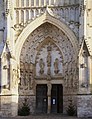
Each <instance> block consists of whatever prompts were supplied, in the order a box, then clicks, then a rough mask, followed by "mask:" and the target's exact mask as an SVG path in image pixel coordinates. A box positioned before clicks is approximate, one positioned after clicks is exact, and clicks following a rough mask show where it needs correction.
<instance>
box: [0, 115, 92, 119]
mask: <svg viewBox="0 0 92 119" xmlns="http://www.w3.org/2000/svg"><path fill="white" fill-rule="evenodd" d="M0 119H87V118H77V117H72V116H64V115H31V116H24V117H23V116H17V117H12V118H1V117H0ZM90 119H92V118H90Z"/></svg>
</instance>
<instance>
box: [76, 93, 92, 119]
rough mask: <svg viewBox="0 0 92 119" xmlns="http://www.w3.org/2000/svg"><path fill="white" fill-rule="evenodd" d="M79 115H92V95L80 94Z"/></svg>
mask: <svg viewBox="0 0 92 119" xmlns="http://www.w3.org/2000/svg"><path fill="white" fill-rule="evenodd" d="M77 112H78V113H77V115H78V117H92V95H89V94H88V95H85V94H84V95H82V94H81V95H78V102H77Z"/></svg>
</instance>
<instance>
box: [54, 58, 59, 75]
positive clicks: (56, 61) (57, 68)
mask: <svg viewBox="0 0 92 119" xmlns="http://www.w3.org/2000/svg"><path fill="white" fill-rule="evenodd" d="M58 66H59V60H58V58H56V59H55V62H54V72H55V74H58V72H59V67H58Z"/></svg>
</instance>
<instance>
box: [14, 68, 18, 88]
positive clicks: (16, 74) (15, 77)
mask: <svg viewBox="0 0 92 119" xmlns="http://www.w3.org/2000/svg"><path fill="white" fill-rule="evenodd" d="M18 81H19V80H18V72H17V70H16V69H13V79H12V87H13V88H15V87H16V86H17V85H18Z"/></svg>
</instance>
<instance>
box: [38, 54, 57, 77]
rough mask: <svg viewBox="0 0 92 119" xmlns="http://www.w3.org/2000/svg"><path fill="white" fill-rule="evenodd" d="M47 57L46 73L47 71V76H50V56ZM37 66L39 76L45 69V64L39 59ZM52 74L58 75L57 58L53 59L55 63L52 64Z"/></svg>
mask: <svg viewBox="0 0 92 119" xmlns="http://www.w3.org/2000/svg"><path fill="white" fill-rule="evenodd" d="M48 56H49V57H47V58H48V59H47V66H48V71H47V74H48V75H50V67H51V57H50V55H48ZM39 66H40V71H39V73H40V74H44V68H45V63H44V61H43V59H42V58H41V59H40V60H39ZM54 73H55V74H58V73H59V60H58V58H56V59H55V62H54Z"/></svg>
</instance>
